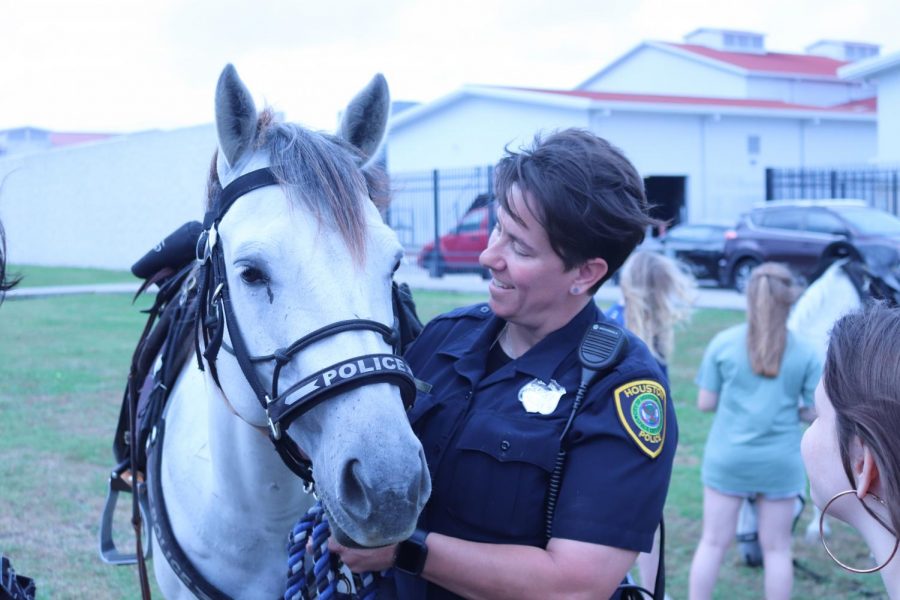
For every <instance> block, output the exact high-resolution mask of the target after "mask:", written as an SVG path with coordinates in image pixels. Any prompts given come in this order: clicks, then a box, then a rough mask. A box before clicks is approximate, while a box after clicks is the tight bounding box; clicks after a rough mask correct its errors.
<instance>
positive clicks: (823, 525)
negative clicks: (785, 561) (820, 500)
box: [819, 490, 900, 573]
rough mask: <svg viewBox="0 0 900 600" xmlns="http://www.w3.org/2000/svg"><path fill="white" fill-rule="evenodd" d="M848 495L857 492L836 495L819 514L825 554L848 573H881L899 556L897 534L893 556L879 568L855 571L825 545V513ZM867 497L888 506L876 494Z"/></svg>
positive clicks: (899, 539) (820, 535)
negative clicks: (833, 504) (835, 502)
mask: <svg viewBox="0 0 900 600" xmlns="http://www.w3.org/2000/svg"><path fill="white" fill-rule="evenodd" d="M847 494H856V490H845V491H843V492H839V493H837V494H835V495H834V496H832V497H831V500H829V501H828V503H827V504H825V506H824V507H822V512H820V513H819V539H821V540H822V547H823V548H825V552H827V553H828V556H829V557H831V560H833V561H834V562H836V563H837V564H838V565H839V566H840V567H842V568H843V569H846V570H847V571H850V572H851V573H875V572H877V571H880V570H882V569H883V568H885V567H886V566H887V565H888V563H889V562H891V559H893V558H894V555H895V554H897V547H898V546H900V538H898V537H897V535H896V534H894V549H893V550H892V551H891V555H890V556H888V557H887V560H886V561H884V562H883V563H881V564H880V565H878V566H877V567H872V568H871V569H855V568H853V567H851V566H849V565H845V564H844V563H842V562H841V561H839V560H838V559H837V558H835V556H834V554H832V553H831V550H829V549H828V544H826V543H825V513H826V512H828V507H829V506H831V503H832V502H834V501H835V500H837V499H838V498H840V497H841V496H846V495H847ZM866 495H867V496H872V497H873V498H875V500H876V502H878V503H879V504H881V505H882V506H887V505H886V504H885V503H884V500H882V499H881V498H879V497H878V496H876V495H875V494H872V493H871V492H870V493H868V494H866ZM860 502H862V500H860ZM878 520H879V521H880V519H878ZM882 524H883V523H882Z"/></svg>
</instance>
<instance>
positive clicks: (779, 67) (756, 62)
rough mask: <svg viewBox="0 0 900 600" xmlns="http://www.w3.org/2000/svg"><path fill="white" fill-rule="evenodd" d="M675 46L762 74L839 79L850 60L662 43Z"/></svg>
mask: <svg viewBox="0 0 900 600" xmlns="http://www.w3.org/2000/svg"><path fill="white" fill-rule="evenodd" d="M660 43H662V44H665V45H667V46H672V47H673V48H678V49H680V50H684V51H686V52H692V53H694V54H699V55H700V56H704V57H706V58H711V59H713V60H718V61H721V62H724V63H728V64H730V65H733V66H735V67H740V68H742V69H747V70H748V71H757V72H761V73H784V74H795V75H814V76H816V77H834V78H837V70H838V68H839V67H842V66H844V65H846V64H847V63H846V62H844V61H840V60H835V59H833V58H828V57H827V56H814V55H811V54H784V53H780V52H765V53H762V54H752V53H748V52H725V51H723V50H716V49H714V48H707V47H706V46H698V45H696V44H676V43H673V42H660Z"/></svg>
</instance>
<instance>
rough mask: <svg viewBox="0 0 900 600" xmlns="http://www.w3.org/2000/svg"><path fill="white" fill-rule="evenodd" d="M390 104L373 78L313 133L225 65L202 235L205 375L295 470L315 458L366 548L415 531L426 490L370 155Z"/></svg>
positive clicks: (319, 479)
mask: <svg viewBox="0 0 900 600" xmlns="http://www.w3.org/2000/svg"><path fill="white" fill-rule="evenodd" d="M388 108H389V98H388V89H387V84H386V82H385V80H384V78H383V77H382V76H381V75H377V76H376V77H375V78H374V79H373V80H372V81H371V83H369V85H368V86H367V87H366V88H365V89H364V90H363V91H362V92H360V93H359V95H357V97H356V98H354V100H353V101H352V102H351V103H350V105H349V106H348V107H347V109H346V110H345V111H344V115H343V121H342V124H341V127H340V131H339V134H338V135H336V136H331V135H327V134H323V133H319V132H313V131H310V130H308V129H306V128H304V127H301V126H299V125H296V124H292V123H286V122H282V121H281V120H280V119H279V118H278V117H276V116H275V115H274V113H273V112H272V111H271V110H269V109H267V110H264V111H263V112H262V113H257V110H256V107H255V104H254V102H253V99H252V97H251V95H250V93H249V91H248V90H247V88H246V87H245V85H244V84H243V82H242V81H241V80H240V78H239V77H238V75H237V72H236V71H235V69H234V67H232V66H231V65H228V66H227V67H226V68H225V70H224V71H223V72H222V75H221V77H220V78H219V83H218V87H217V90H216V126H217V131H218V142H219V148H218V152H217V156H216V158H215V159H214V164H213V166H212V168H211V170H210V178H209V188H210V190H211V193H210V204H209V206H208V211H209V212H208V213H207V219H206V223H205V225H206V227H207V231H206V233H205V234H204V237H203V238H202V244H205V247H206V252H207V259H208V260H207V270H208V271H209V273H210V275H209V277H211V278H212V279H211V280H210V281H211V283H209V284H208V287H209V288H215V289H208V290H207V292H206V293H207V296H206V297H207V300H206V305H207V309H206V312H205V319H204V320H205V322H206V324H207V325H208V324H209V323H210V322H212V325H211V326H210V327H211V332H210V331H207V332H206V336H205V346H204V347H205V356H206V358H207V361H208V362H207V369H208V370H209V371H211V372H212V374H213V375H214V376H215V378H216V380H217V384H218V386H219V387H220V388H221V393H222V396H223V397H224V398H226V399H227V402H228V403H229V404H230V406H231V408H232V409H233V411H234V413H236V414H237V416H238V417H240V418H241V419H243V420H245V421H247V422H248V423H250V424H251V425H253V426H255V427H257V428H259V429H260V430H266V431H268V435H269V436H270V438H271V439H272V441H273V442H275V443H276V447H277V448H278V452H279V454H281V456H282V458H283V459H284V460H285V462H286V463H287V464H288V466H290V467H291V468H292V469H293V470H295V471H296V472H300V473H302V471H303V467H302V463H303V461H304V459H306V458H307V457H308V459H309V460H310V461H311V464H312V473H313V475H314V477H315V489H316V493H317V495H318V497H319V498H320V499H321V500H322V501H323V504H324V506H325V509H326V511H327V513H328V515H329V517H330V521H331V525H332V529H333V531H334V534H335V535H336V536H337V538H338V540H339V541H341V542H342V543H345V544H351V545H360V546H380V545H386V544H390V543H393V542H396V541H398V540H401V539H404V538H405V537H407V536H408V535H409V534H410V533H411V532H412V530H413V529H414V527H415V524H416V520H417V517H418V514H419V512H420V511H421V509H422V507H423V506H424V504H425V501H426V500H427V498H428V496H429V494H430V490H431V482H430V478H429V475H428V470H427V467H426V464H425V459H424V454H423V452H422V447H421V444H420V443H419V441H418V440H417V439H416V437H415V435H414V434H413V433H412V430H411V429H410V426H409V424H408V420H407V418H406V414H405V412H404V400H408V399H409V398H408V396H410V395H411V394H412V393H413V391H412V390H411V389H409V388H410V385H409V383H410V382H411V381H412V380H411V377H410V375H409V374H408V372H407V371H408V368H407V367H406V366H405V364H404V363H403V361H402V359H400V358H399V357H397V356H395V355H394V354H393V352H392V348H391V345H390V342H391V341H392V336H391V332H392V326H393V324H394V314H393V305H392V296H391V280H392V275H393V272H394V270H395V269H396V267H397V265H398V263H399V261H400V259H401V257H402V248H401V246H400V243H399V241H398V240H397V237H396V235H395V234H394V232H393V231H392V230H391V229H390V228H388V226H387V225H386V224H385V223H384V221H383V219H382V217H381V213H380V212H379V210H378V208H377V207H376V206H375V204H374V203H373V201H372V199H375V200H381V199H383V198H384V197H386V194H385V193H384V190H385V189H386V186H385V185H384V184H383V183H381V182H383V179H379V176H378V174H377V173H378V171H377V169H376V168H375V167H374V166H373V164H372V163H373V156H374V154H375V153H376V151H377V149H378V147H379V145H380V143H381V140H382V138H383V136H384V133H385V130H386V124H387V117H388ZM260 178H261V179H260ZM215 252H219V253H220V254H219V256H220V258H219V259H218V261H219V262H216V260H212V259H211V258H210V257H209V255H212V254H215ZM216 264H218V265H220V266H219V267H216ZM217 270H218V271H224V272H220V273H219V274H218V276H219V279H218V281H219V283H218V284H217V283H216V281H217V280H216V279H215V277H216V271H217ZM221 284H224V285H221ZM217 327H219V330H218V332H217V330H216V328H217ZM220 347H221V348H222V349H223V350H224V351H223V352H219V351H218V349H219V348H220ZM401 392H402V394H401ZM298 464H299V465H301V466H298Z"/></svg>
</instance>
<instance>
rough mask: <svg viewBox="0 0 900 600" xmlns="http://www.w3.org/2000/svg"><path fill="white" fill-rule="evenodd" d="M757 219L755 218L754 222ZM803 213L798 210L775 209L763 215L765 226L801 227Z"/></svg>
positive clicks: (763, 224) (779, 227)
mask: <svg viewBox="0 0 900 600" xmlns="http://www.w3.org/2000/svg"><path fill="white" fill-rule="evenodd" d="M755 221H756V220H755V219H754V222H755ZM802 222H803V213H802V212H800V211H797V210H773V211H767V212H766V213H765V214H763V215H762V222H761V223H760V225H762V226H763V227H770V228H774V229H800V224H801V223H802Z"/></svg>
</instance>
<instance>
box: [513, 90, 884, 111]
mask: <svg viewBox="0 0 900 600" xmlns="http://www.w3.org/2000/svg"><path fill="white" fill-rule="evenodd" d="M504 89H511V90H519V91H523V92H538V93H542V94H554V95H559V96H574V97H578V98H587V99H590V100H600V101H603V100H607V101H610V102H646V103H648V104H692V105H694V106H736V107H747V108H763V109H772V110H807V111H809V110H813V111H825V112H837V113H875V111H876V99H875V98H868V99H866V100H857V101H855V102H848V103H846V104H838V105H836V106H813V105H810V104H792V103H789V102H781V101H780V100H757V99H751V98H707V97H702V96H659V95H654V94H623V93H618V92H589V91H586V90H548V89H540V88H504Z"/></svg>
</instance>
